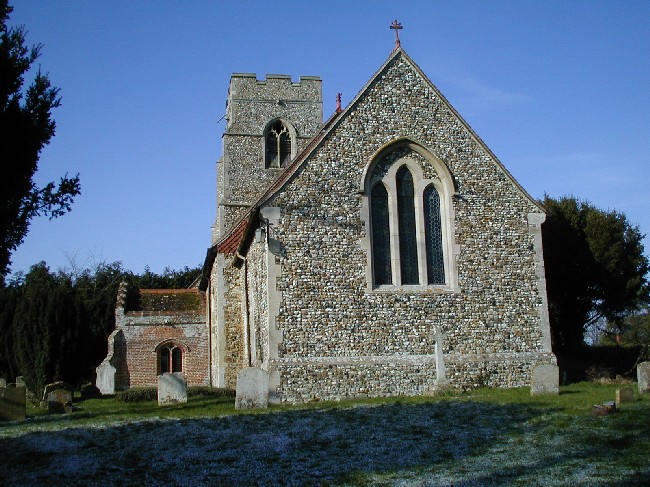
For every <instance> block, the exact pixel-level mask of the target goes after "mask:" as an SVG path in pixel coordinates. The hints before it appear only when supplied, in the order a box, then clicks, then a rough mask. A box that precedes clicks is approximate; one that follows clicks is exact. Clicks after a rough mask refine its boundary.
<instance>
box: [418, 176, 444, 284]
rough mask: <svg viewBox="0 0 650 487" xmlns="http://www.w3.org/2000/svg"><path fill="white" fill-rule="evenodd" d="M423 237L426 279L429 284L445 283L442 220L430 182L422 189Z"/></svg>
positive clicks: (436, 195)
mask: <svg viewBox="0 0 650 487" xmlns="http://www.w3.org/2000/svg"><path fill="white" fill-rule="evenodd" d="M423 199H424V202H423V203H424V234H425V235H424V238H425V242H426V251H427V279H428V283H429V284H444V283H445V262H444V257H443V251H442V221H441V219H440V195H439V194H438V190H436V188H435V187H434V186H433V184H430V185H429V186H427V187H426V189H425V190H424V198H423Z"/></svg>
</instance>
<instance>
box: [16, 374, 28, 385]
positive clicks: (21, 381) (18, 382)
mask: <svg viewBox="0 0 650 487" xmlns="http://www.w3.org/2000/svg"><path fill="white" fill-rule="evenodd" d="M16 387H27V385H26V384H25V379H23V376H22V375H19V376H18V377H16Z"/></svg>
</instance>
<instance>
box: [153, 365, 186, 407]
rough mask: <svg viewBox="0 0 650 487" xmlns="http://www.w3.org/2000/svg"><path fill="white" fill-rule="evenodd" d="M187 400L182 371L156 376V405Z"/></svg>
mask: <svg viewBox="0 0 650 487" xmlns="http://www.w3.org/2000/svg"><path fill="white" fill-rule="evenodd" d="M186 402H187V380H186V379H185V375H184V374H183V373H182V372H165V373H164V374H162V375H159V376H158V406H164V405H165V404H177V403H186Z"/></svg>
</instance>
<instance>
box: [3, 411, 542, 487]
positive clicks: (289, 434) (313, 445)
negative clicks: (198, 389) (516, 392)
mask: <svg viewBox="0 0 650 487" xmlns="http://www.w3.org/2000/svg"><path fill="white" fill-rule="evenodd" d="M212 401H213V402H214V399H212ZM175 407H176V406H171V407H170V408H169V411H172V409H173V408H175ZM178 407H182V406H178ZM161 409H162V408H161ZM164 409H167V408H164ZM81 414H83V413H81ZM102 414H108V415H110V414H111V413H110V412H106V413H102ZM537 414H538V412H537V411H536V410H535V409H534V408H531V407H523V406H520V405H507V406H503V405H494V404H486V403H480V402H471V401H440V402H429V403H422V404H388V405H379V406H357V407H350V408H337V409H326V410H322V409H321V410H318V409H308V410H292V411H279V412H270V413H266V414H245V415H232V416H224V417H219V418H201V419H176V420H173V421H172V420H164V419H161V420H150V421H146V422H140V423H137V422H136V423H130V424H121V425H117V426H107V427H102V428H83V427H79V428H77V427H74V424H71V425H70V426H71V428H69V429H66V430H60V431H55V432H33V433H26V434H23V435H21V436H18V437H15V438H12V439H11V444H12V447H11V448H7V442H5V443H4V445H2V444H0V445H2V446H0V453H2V455H3V463H4V462H8V463H7V464H10V465H20V464H21V462H24V461H25V460H26V458H31V459H32V460H31V461H30V462H29V464H30V468H29V471H28V472H27V471H22V470H19V469H12V471H11V475H12V476H14V477H13V478H12V479H7V481H8V482H9V480H11V482H10V483H12V484H15V483H20V482H23V483H29V482H31V481H35V480H38V479H39V478H41V477H39V475H41V474H43V475H44V474H47V475H51V477H50V478H56V473H57V470H59V469H63V468H64V466H65V465H69V464H70V463H72V464H74V465H75V478H76V479H79V480H81V479H83V481H84V482H85V483H90V484H92V483H93V482H98V483H99V482H100V481H101V482H102V483H103V484H104V485H106V474H107V473H112V475H113V476H114V474H115V473H116V472H117V473H120V475H119V476H118V477H119V479H122V480H123V479H124V478H128V479H129V482H134V483H160V482H170V483H173V484H177V483H178V484H180V483H183V484H186V483H198V484H203V483H208V484H211V485H234V484H238V485H305V484H317V485H320V484H322V483H346V482H350V481H351V482H352V483H354V482H355V480H354V479H357V478H359V476H361V477H363V476H364V475H366V474H369V473H378V472H392V471H396V470H403V469H431V468H433V467H435V466H436V465H437V464H443V463H446V462H449V461H457V460H459V459H462V458H463V457H465V456H471V455H476V454H478V452H480V451H481V450H482V449H484V448H486V446H487V445H489V444H492V443H494V442H496V441H499V438H504V437H508V436H510V435H513V434H515V432H516V431H517V430H518V429H520V428H521V427H522V425H523V424H524V423H526V422H527V421H529V420H530V419H531V418H533V417H534V416H535V415H537ZM77 415H79V413H75V416H77ZM45 419H46V418H43V420H45ZM80 426H81V425H80ZM34 455H39V458H42V459H43V462H40V463H39V462H36V464H35V463H34ZM41 463H42V464H41ZM61 473H63V472H61ZM124 476H127V477H124ZM119 479H117V478H116V479H115V480H116V482H117V481H118V480H119ZM109 483H110V482H109ZM118 483H119V482H118Z"/></svg>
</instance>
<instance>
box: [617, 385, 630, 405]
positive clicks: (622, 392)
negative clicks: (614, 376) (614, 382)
mask: <svg viewBox="0 0 650 487" xmlns="http://www.w3.org/2000/svg"><path fill="white" fill-rule="evenodd" d="M632 401H634V393H633V391H632V388H631V387H622V388H620V389H616V407H619V406H620V405H621V404H624V403H626V402H632Z"/></svg>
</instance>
